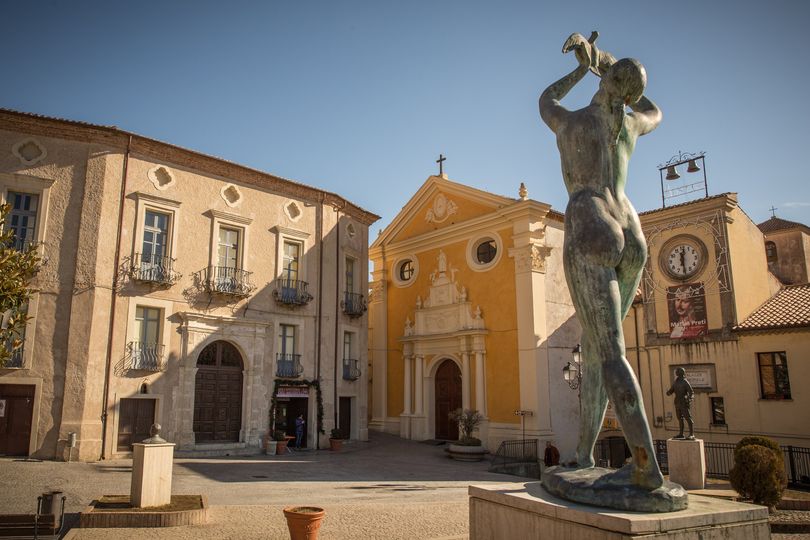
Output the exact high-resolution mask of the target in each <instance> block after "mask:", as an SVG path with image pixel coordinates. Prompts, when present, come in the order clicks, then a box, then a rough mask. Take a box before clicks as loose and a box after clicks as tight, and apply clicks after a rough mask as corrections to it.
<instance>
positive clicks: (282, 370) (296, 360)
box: [276, 353, 304, 379]
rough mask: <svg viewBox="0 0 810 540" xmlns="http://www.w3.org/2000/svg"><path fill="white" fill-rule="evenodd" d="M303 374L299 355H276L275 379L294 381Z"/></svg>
mask: <svg viewBox="0 0 810 540" xmlns="http://www.w3.org/2000/svg"><path fill="white" fill-rule="evenodd" d="M303 372H304V367H303V366H302V365H301V355H300V354H283V353H276V377H284V378H285V379H294V378H296V377H300V376H301V374H302V373H303Z"/></svg>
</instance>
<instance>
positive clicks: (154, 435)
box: [143, 424, 167, 444]
mask: <svg viewBox="0 0 810 540" xmlns="http://www.w3.org/2000/svg"><path fill="white" fill-rule="evenodd" d="M160 430H161V427H160V424H152V427H150V428H149V435H151V436H150V437H149V438H148V439H144V440H143V444H162V443H165V442H167V441H166V439H164V438H163V437H161V436H160Z"/></svg>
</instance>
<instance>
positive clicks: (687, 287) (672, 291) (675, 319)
mask: <svg viewBox="0 0 810 540" xmlns="http://www.w3.org/2000/svg"><path fill="white" fill-rule="evenodd" d="M667 306H668V308H669V337H670V338H671V339H689V338H694V337H699V336H705V335H706V333H707V332H708V330H709V326H708V323H707V320H706V292H705V289H704V288H703V283H686V284H683V285H676V286H674V287H667Z"/></svg>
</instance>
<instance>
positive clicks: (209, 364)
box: [194, 341, 242, 443]
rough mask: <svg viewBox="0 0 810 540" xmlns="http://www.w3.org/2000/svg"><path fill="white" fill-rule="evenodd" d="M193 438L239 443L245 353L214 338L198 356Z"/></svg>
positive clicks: (201, 441) (200, 440) (197, 440)
mask: <svg viewBox="0 0 810 540" xmlns="http://www.w3.org/2000/svg"><path fill="white" fill-rule="evenodd" d="M194 391H195V394H194V437H195V441H196V442H198V443H206V442H209V443H212V442H218V443H219V442H238V441H239V430H240V429H241V427H242V355H241V354H239V351H238V350H237V349H236V347H234V346H233V345H231V344H230V343H228V342H227V341H215V342H214V343H211V344H210V345H208V346H207V347H206V348H205V349H203V351H202V352H201V353H200V356H199V358H198V359H197V378H196V384H195V386H194Z"/></svg>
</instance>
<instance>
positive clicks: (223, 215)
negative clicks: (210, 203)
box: [203, 208, 253, 225]
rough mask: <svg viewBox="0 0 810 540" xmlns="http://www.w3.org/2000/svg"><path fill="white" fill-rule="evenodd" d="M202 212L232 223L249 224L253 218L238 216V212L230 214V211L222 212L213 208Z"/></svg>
mask: <svg viewBox="0 0 810 540" xmlns="http://www.w3.org/2000/svg"><path fill="white" fill-rule="evenodd" d="M203 214H204V215H208V216H211V217H212V218H217V219H221V220H223V221H233V222H234V223H241V224H243V225H250V224H251V223H253V218H249V217H245V216H240V215H239V214H231V213H230V212H223V211H222V210H216V209H214V208H211V209H210V210H208V211H206V212H203Z"/></svg>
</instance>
